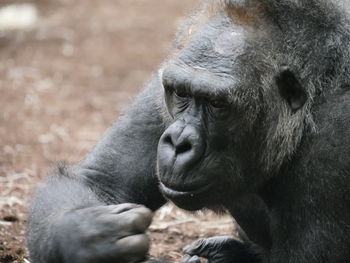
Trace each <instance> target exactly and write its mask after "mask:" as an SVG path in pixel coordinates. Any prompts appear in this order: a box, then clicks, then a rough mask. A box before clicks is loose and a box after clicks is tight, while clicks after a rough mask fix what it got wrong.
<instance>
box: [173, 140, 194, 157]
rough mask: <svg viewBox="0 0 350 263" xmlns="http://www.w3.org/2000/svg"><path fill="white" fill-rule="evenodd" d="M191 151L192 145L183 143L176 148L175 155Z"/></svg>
mask: <svg viewBox="0 0 350 263" xmlns="http://www.w3.org/2000/svg"><path fill="white" fill-rule="evenodd" d="M191 149H192V145H191V144H190V143H188V142H185V143H182V144H180V145H178V146H176V149H175V153H176V154H177V155H178V154H181V153H185V152H188V151H190V150H191Z"/></svg>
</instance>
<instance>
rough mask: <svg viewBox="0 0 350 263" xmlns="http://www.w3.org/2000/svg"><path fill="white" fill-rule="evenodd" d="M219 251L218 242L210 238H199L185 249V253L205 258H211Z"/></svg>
mask: <svg viewBox="0 0 350 263" xmlns="http://www.w3.org/2000/svg"><path fill="white" fill-rule="evenodd" d="M217 251H218V246H217V242H216V241H215V242H213V240H210V239H199V240H198V241H196V242H194V243H193V244H191V245H189V246H187V247H185V248H184V249H183V253H185V254H188V255H190V256H200V257H204V258H210V257H211V256H212V254H213V253H216V252H217Z"/></svg>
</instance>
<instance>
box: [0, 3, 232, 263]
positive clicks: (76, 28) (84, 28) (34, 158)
mask: <svg viewBox="0 0 350 263" xmlns="http://www.w3.org/2000/svg"><path fill="white" fill-rule="evenodd" d="M14 2H20V3H23V2H25V1H14V0H2V1H1V2H0V7H1V6H4V5H6V4H8V3H14ZM30 3H32V4H34V5H35V6H36V8H38V15H39V20H38V22H37V23H36V25H35V27H34V28H32V29H30V30H10V31H6V30H5V31H4V30H0V61H1V62H0V262H4V263H8V262H27V260H28V254H27V252H26V250H25V240H24V233H25V222H26V216H27V207H28V201H29V200H30V197H31V196H32V194H33V192H34V189H35V188H36V187H38V186H39V185H40V182H41V181H42V179H43V178H44V176H45V174H46V173H47V172H48V171H49V170H50V168H51V167H53V166H54V165H55V163H57V162H59V161H65V162H67V163H75V162H77V161H79V160H81V159H82V158H83V156H84V155H85V154H86V152H87V151H88V150H89V149H90V148H91V147H92V146H93V145H94V144H95V143H96V141H97V140H98V138H99V137H100V136H101V134H102V133H103V131H104V130H105V129H106V128H107V127H108V126H109V125H110V123H111V122H112V121H113V120H114V119H115V118H116V117H117V116H118V115H119V114H120V113H121V112H122V111H123V109H125V107H126V106H127V104H128V103H129V102H130V100H131V99H132V97H133V96H134V95H135V94H136V93H137V92H138V91H139V90H140V89H141V88H142V86H143V84H144V83H145V82H146V81H147V80H148V79H149V77H150V74H151V72H152V71H154V70H156V69H157V66H158V64H159V63H160V62H161V61H162V59H164V58H165V57H166V54H167V52H168V51H169V48H170V45H171V40H172V39H173V37H174V33H175V30H176V28H177V27H178V25H179V23H180V21H181V17H183V16H184V15H186V14H189V13H190V12H191V10H193V9H194V7H195V6H196V5H197V3H198V1H197V0H112V1H111V0H99V1H96V0H55V1H53V0H52V1H50V0H36V1H31V2H30ZM150 231H151V233H150V236H151V239H152V248H151V254H152V255H153V256H157V257H162V258H166V259H170V260H178V259H179V258H180V257H181V248H182V247H183V246H185V245H186V244H189V243H191V242H192V241H194V240H195V239H197V238H199V237H207V236H212V235H218V234H224V233H226V234H229V233H230V232H232V231H233V226H232V223H231V220H230V219H229V218H227V217H221V218H219V217H217V216H215V215H212V214H210V213H209V214H197V215H190V214H187V213H184V212H182V211H180V210H178V209H176V208H174V207H172V206H166V207H165V208H163V209H162V210H160V211H159V212H158V213H157V214H156V216H155V219H154V222H153V225H152V226H151V229H150ZM32 263H35V262H32Z"/></svg>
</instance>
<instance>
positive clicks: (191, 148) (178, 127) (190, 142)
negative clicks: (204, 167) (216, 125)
mask: <svg viewBox="0 0 350 263" xmlns="http://www.w3.org/2000/svg"><path fill="white" fill-rule="evenodd" d="M204 150H205V146H204V140H203V137H202V136H201V134H200V132H199V129H197V128H196V127H194V126H192V125H185V124H183V123H180V124H179V123H174V124H173V125H171V126H170V127H169V128H168V129H167V130H166V131H165V132H164V134H163V135H162V137H161V139H160V141H159V148H158V158H159V161H160V165H162V166H172V165H174V172H175V171H176V170H181V172H185V171H186V170H189V169H190V168H191V167H192V166H193V165H194V164H195V163H196V162H197V161H198V160H199V159H200V158H201V157H202V155H203V153H204ZM174 162H175V163H174Z"/></svg>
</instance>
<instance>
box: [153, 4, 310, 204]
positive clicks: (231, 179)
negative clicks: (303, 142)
mask: <svg viewBox="0 0 350 263" xmlns="http://www.w3.org/2000/svg"><path fill="white" fill-rule="evenodd" d="M197 20H199V21H200V22H198V21H197ZM197 20H195V21H192V24H190V25H189V27H187V28H185V29H184V32H186V33H183V32H182V33H181V34H180V37H179V40H178V42H177V52H176V55H175V56H174V57H173V58H171V59H170V60H169V61H168V63H166V65H165V66H164V68H163V70H162V82H163V87H164V100H165V104H166V106H167V111H168V113H169V116H170V119H171V124H170V126H169V127H168V128H167V129H166V131H165V132H164V134H163V135H162V137H161V139H160V141H159V145H158V160H157V161H158V176H159V180H160V189H161V191H162V193H163V194H164V196H165V197H167V198H168V199H170V200H171V201H173V202H174V203H175V204H176V205H178V206H180V207H182V208H185V209H188V210H197V209H201V208H203V207H211V208H212V207H215V206H220V205H225V201H227V200H228V199H230V200H232V198H235V197H237V196H239V195H241V194H242V193H245V192H248V191H251V190H252V188H256V187H257V186H259V185H260V184H261V182H262V181H264V180H266V177H267V176H266V175H264V174H267V173H269V172H270V171H269V172H268V170H269V168H266V167H273V166H278V164H277V165H276V163H277V162H279V159H278V158H282V159H283V158H284V157H285V156H286V155H287V154H288V152H287V150H285V149H284V148H283V146H284V145H283V143H280V144H279V142H278V137H277V136H275V138H276V142H274V141H273V140H272V143H271V140H270V142H269V143H270V145H266V141H267V140H266V138H267V137H268V136H271V135H270V134H269V133H271V129H272V132H275V133H276V132H277V131H276V130H273V129H277V128H276V127H278V125H279V123H277V122H276V123H274V121H275V120H274V119H276V120H278V119H279V115H280V113H279V112H278V111H277V112H276V111H272V110H271V111H270V110H266V109H267V108H269V107H270V106H268V104H271V103H274V105H273V107H274V108H278V107H281V109H282V111H283V109H284V108H285V106H288V114H289V113H290V112H291V111H294V112H296V111H298V110H299V109H300V108H301V107H302V106H303V105H304V103H305V100H306V95H305V92H304V91H303V89H302V87H301V85H299V82H298V80H297V78H295V76H294V74H293V73H292V71H290V70H289V68H288V67H285V66H283V67H282V66H281V67H280V68H278V69H276V65H274V63H275V61H273V60H271V59H270V60H267V59H266V58H270V57H271V56H270V53H271V50H272V51H273V50H276V52H277V49H276V48H275V47H273V46H272V43H276V42H277V43H278V41H276V39H274V40H273V41H271V39H270V38H271V36H274V37H276V36H279V35H280V34H281V33H280V32H279V29H278V28H276V27H275V26H274V25H273V24H268V25H265V26H264V28H267V29H266V30H264V31H261V30H260V29H259V26H258V25H257V24H256V23H255V24H254V23H250V22H251V21H248V22H247V21H243V22H242V21H240V18H239V17H238V18H236V19H234V18H233V17H232V16H230V15H229V13H228V12H227V10H226V11H220V12H217V13H215V14H213V15H212V16H210V17H206V19H205V20H206V22H205V23H203V20H204V19H203V17H199V18H198V17H197ZM260 22H261V23H263V21H260ZM264 23H265V22H264ZM267 23H268V22H267ZM193 27H194V28H196V31H195V33H192V30H191V28H193ZM271 32H273V34H271ZM184 35H185V36H184ZM259 49H260V52H256V50H259ZM252 50H253V51H252ZM265 50H268V51H269V52H270V53H268V52H265ZM257 54H259V56H258V55H257ZM265 75H268V76H271V75H272V76H275V77H272V78H269V79H266V78H264V76H265ZM266 98H268V99H266ZM288 104H289V105H288ZM270 108H271V107H270ZM266 120H269V123H272V124H271V127H266V125H265V124H264V122H265V121H266ZM296 123H297V124H300V123H302V117H300V118H299V115H298V117H297V119H296ZM296 127H298V125H296ZM293 129H294V128H292V129H291V130H292V132H293V131H294V130H293ZM281 136H282V137H283V136H285V134H282V135H281ZM282 139H284V138H282ZM274 143H276V145H277V147H280V148H276V145H275V144H274ZM271 148H273V149H272V150H271ZM288 149H289V148H288ZM291 151H292V150H291ZM270 152H273V153H274V154H275V155H273V154H271V153H270ZM281 156H282V157H281ZM270 160H273V161H270ZM271 163H272V164H271ZM248 182H249V183H248Z"/></svg>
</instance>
